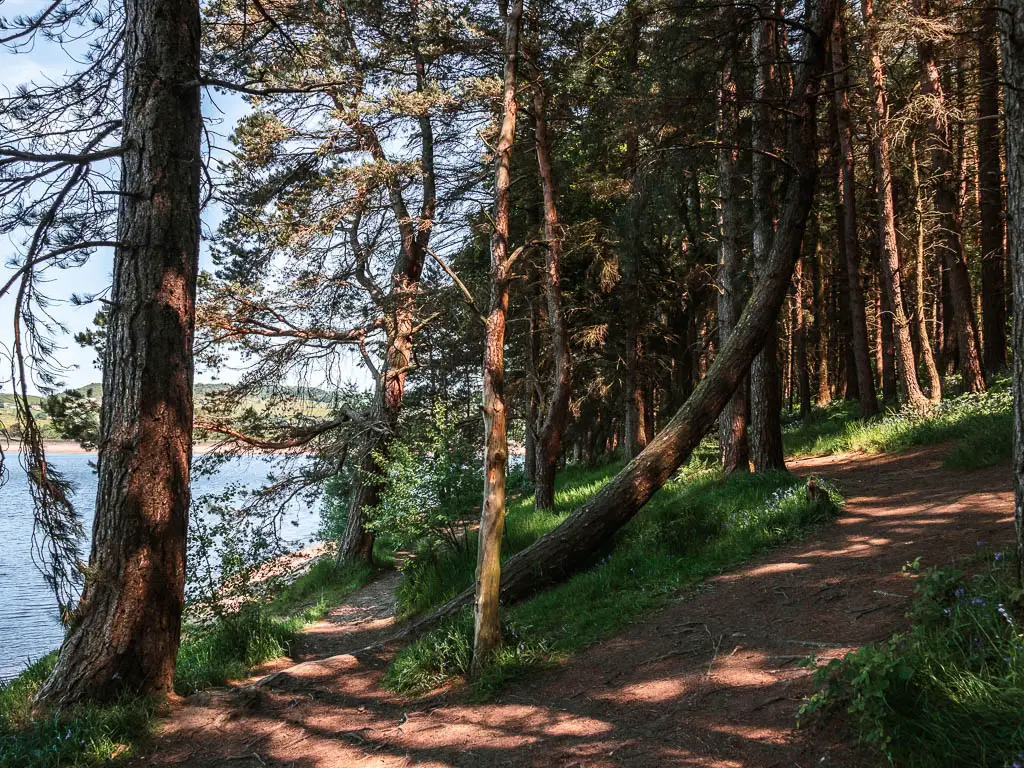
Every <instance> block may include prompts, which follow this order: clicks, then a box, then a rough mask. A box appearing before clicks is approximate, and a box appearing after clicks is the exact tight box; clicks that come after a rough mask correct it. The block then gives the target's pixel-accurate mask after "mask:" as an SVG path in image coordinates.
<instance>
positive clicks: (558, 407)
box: [530, 67, 572, 509]
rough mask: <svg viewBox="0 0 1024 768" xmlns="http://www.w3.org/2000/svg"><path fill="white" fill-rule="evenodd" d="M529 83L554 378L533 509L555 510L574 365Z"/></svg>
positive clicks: (543, 144)
mask: <svg viewBox="0 0 1024 768" xmlns="http://www.w3.org/2000/svg"><path fill="white" fill-rule="evenodd" d="M530 70H531V72H530V74H531V79H532V80H533V130H534V138H535V144H536V150H537V168H538V170H539V172H540V180H541V187H542V189H543V192H544V239H545V240H546V241H547V247H546V248H545V249H544V253H545V257H544V295H545V297H546V299H547V305H548V327H549V328H550V330H551V356H552V358H553V359H554V368H555V370H554V373H553V375H552V378H551V392H550V394H549V395H548V398H547V412H546V414H545V416H544V421H543V423H542V424H541V426H540V432H539V434H538V436H537V469H536V476H535V479H534V492H535V496H534V499H535V501H534V504H535V506H536V508H537V509H553V508H554V506H555V468H556V467H557V465H558V457H559V454H560V453H561V450H562V432H563V431H564V429H565V421H566V419H567V417H568V415H569V395H570V393H571V391H572V361H571V357H570V352H569V332H568V329H567V328H566V325H565V315H564V313H563V312H562V266H561V262H562V227H561V224H559V221H558V201H557V194H556V189H557V188H556V186H555V172H554V169H553V168H552V166H551V135H550V132H549V131H548V123H547V116H546V111H547V104H546V95H545V93H544V85H543V80H542V78H541V73H540V72H539V71H537V69H536V68H535V67H531V68H530Z"/></svg>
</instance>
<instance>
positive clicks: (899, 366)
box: [861, 0, 928, 411]
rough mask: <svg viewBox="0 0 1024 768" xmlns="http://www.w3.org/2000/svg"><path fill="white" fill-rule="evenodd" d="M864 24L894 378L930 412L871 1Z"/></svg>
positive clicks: (866, 1) (865, 1)
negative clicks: (910, 312)
mask: <svg viewBox="0 0 1024 768" xmlns="http://www.w3.org/2000/svg"><path fill="white" fill-rule="evenodd" d="M861 7H862V9H863V12H864V24H865V26H866V27H867V29H868V38H867V39H868V69H869V80H870V83H871V132H870V133H871V154H872V158H873V163H872V165H873V168H874V172H875V192H876V195H877V199H876V201H875V202H876V205H877V206H878V247H879V249H880V251H879V262H880V263H881V279H882V280H883V281H884V286H883V290H882V296H883V303H884V304H885V305H887V307H888V309H889V311H890V312H891V313H892V326H893V328H892V334H893V341H894V344H895V356H896V374H897V376H899V379H900V382H901V383H902V384H903V392H904V395H905V396H906V398H907V402H908V403H909V404H910V407H911V408H913V409H914V410H915V411H924V410H926V409H927V408H928V398H926V397H925V396H924V392H922V391H921V385H920V383H919V382H918V380H917V367H916V365H915V364H914V348H913V346H911V343H910V321H909V320H908V319H907V313H906V310H905V309H904V308H903V278H902V273H901V272H900V255H899V251H898V249H897V244H896V209H895V206H894V204H893V198H892V164H891V162H890V159H889V107H888V104H887V103H886V102H887V99H886V86H885V67H884V65H883V64H882V51H881V47H880V44H879V42H878V28H877V22H876V20H875V18H874V15H875V9H874V0H862V3H861Z"/></svg>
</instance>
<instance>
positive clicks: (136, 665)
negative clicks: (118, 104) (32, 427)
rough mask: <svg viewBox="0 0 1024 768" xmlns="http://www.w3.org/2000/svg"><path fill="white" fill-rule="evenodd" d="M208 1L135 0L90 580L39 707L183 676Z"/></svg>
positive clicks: (160, 685) (159, 691)
mask: <svg viewBox="0 0 1024 768" xmlns="http://www.w3.org/2000/svg"><path fill="white" fill-rule="evenodd" d="M199 39H200V24H199V4H198V3H197V2H194V0H165V1H162V2H154V1H153V0H128V2H127V3H126V4H125V40H124V55H125V61H124V73H125V79H124V112H123V114H124V124H123V143H124V144H125V146H126V147H128V149H127V151H126V152H125V154H124V159H123V167H122V173H121V192H122V197H121V198H120V200H121V203H120V209H119V212H118V238H117V239H118V242H119V243H121V245H120V246H118V247H117V248H116V249H115V252H114V276H113V292H112V294H111V303H110V307H111V312H110V321H109V326H108V334H107V345H106V350H105V354H104V371H103V402H102V406H101V411H100V441H99V458H98V473H99V481H98V486H97V492H96V516H95V521H94V523H93V536H92V551H91V555H90V558H89V571H88V576H87V578H86V582H85V589H84V592H83V595H82V600H81V603H80V605H79V608H78V614H77V616H76V617H75V620H74V621H73V623H72V625H71V627H70V629H69V631H68V634H67V636H66V637H65V640H64V643H63V645H62V646H61V649H60V656H59V658H58V660H57V665H56V667H55V668H54V670H53V673H52V674H51V675H50V677H49V679H48V680H47V681H46V683H45V684H44V685H43V687H42V688H41V689H40V690H39V692H38V694H37V696H36V703H37V705H39V706H40V707H42V708H48V707H65V706H68V705H71V704H74V703H78V702H82V701H92V702H103V703H106V702H112V701H114V700H116V699H117V698H118V697H119V696H120V695H122V694H124V693H130V694H141V695H149V694H154V695H165V694H168V693H170V692H171V690H172V687H173V678H174V666H175V661H176V659H177V653H178V643H179V640H180V634H181V612H182V608H183V605H184V586H185V533H186V529H187V527H188V525H187V523H188V508H189V502H190V495H189V468H190V462H191V458H192V416H193V402H192V376H193V358H192V343H193V337H194V329H195V296H196V277H197V273H198V265H199V178H200V167H201V150H200V136H201V132H202V114H201V109H200V94H199V89H198V88H196V87H195V86H194V85H188V84H189V83H192V84H194V83H195V82H196V80H197V79H198V77H199Z"/></svg>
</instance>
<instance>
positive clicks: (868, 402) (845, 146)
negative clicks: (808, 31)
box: [832, 10, 878, 419]
mask: <svg viewBox="0 0 1024 768" xmlns="http://www.w3.org/2000/svg"><path fill="white" fill-rule="evenodd" d="M846 68H847V61H846V35H845V31H844V25H843V14H842V11H841V10H840V11H839V12H837V13H836V23H835V28H834V29H833V31H832V81H833V96H832V117H833V121H834V124H835V131H836V135H837V140H838V144H839V155H838V158H837V163H836V166H837V177H836V198H837V199H838V201H839V205H840V214H841V218H840V219H839V233H840V237H842V245H841V247H842V250H843V253H844V255H845V257H846V293H847V296H848V299H847V301H848V304H849V308H850V313H849V318H850V319H849V322H850V332H851V338H850V352H851V353H852V357H853V364H854V369H855V374H856V377H857V394H858V402H859V403H860V415H861V418H863V419H867V418H871V417H872V416H874V415H876V414H877V413H878V398H877V396H876V394H875V380H874V377H873V376H872V375H871V358H870V355H869V353H868V321H867V312H866V310H865V308H864V287H863V284H862V281H861V269H860V261H861V259H860V243H859V238H858V236H857V187H856V177H855V174H854V162H853V157H854V156H853V134H852V131H851V129H850V100H849V94H848V91H847V87H848V86H847V80H846Z"/></svg>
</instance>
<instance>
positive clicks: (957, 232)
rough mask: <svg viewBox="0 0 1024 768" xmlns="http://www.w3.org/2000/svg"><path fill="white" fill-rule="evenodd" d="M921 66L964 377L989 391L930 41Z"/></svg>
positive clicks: (923, 46) (942, 246) (921, 46)
mask: <svg viewBox="0 0 1024 768" xmlns="http://www.w3.org/2000/svg"><path fill="white" fill-rule="evenodd" d="M919 3H920V6H921V9H922V12H923V15H927V13H928V0H919ZM918 58H919V59H920V65H921V91H922V93H924V94H925V95H926V96H928V97H930V98H931V100H932V104H933V112H932V114H931V115H930V116H929V118H928V120H927V130H928V138H929V143H930V151H931V172H932V176H933V181H934V204H935V211H936V213H937V214H938V218H939V233H940V234H939V238H938V247H939V250H940V252H941V253H942V259H943V261H944V262H945V264H946V266H947V267H948V268H949V291H950V299H951V300H952V305H953V317H954V321H955V323H956V341H957V348H958V350H959V353H960V372H961V374H962V375H963V379H964V389H965V390H966V391H968V392H984V391H985V377H984V374H983V373H982V369H981V356H980V354H979V350H978V345H977V340H976V337H977V334H976V331H975V327H974V307H973V304H972V299H971V279H970V275H969V274H968V271H967V256H966V254H965V253H964V244H963V237H962V233H961V228H960V217H959V216H958V214H957V211H958V208H959V205H958V201H957V193H956V183H957V179H956V174H955V162H954V156H953V146H952V144H951V140H950V135H949V127H948V124H947V121H946V119H945V117H944V115H942V114H941V112H942V111H943V110H945V109H946V98H945V93H944V91H943V88H942V80H941V78H940V75H939V67H938V65H937V63H936V60H935V51H934V46H933V45H932V44H931V43H930V42H928V41H922V42H919V43H918Z"/></svg>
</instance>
